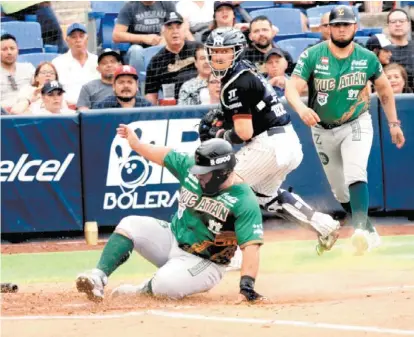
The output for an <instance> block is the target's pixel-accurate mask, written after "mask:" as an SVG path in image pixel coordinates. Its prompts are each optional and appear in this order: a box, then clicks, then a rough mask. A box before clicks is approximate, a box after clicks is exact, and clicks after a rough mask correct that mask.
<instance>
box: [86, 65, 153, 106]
mask: <svg viewBox="0 0 414 337" xmlns="http://www.w3.org/2000/svg"><path fill="white" fill-rule="evenodd" d="M113 90H114V95H112V96H109V97H107V98H105V99H104V100H102V101H100V102H97V103H95V104H94V105H93V106H92V109H108V108H140V107H146V106H151V103H150V102H148V101H147V100H146V99H145V98H143V97H142V96H141V95H140V94H139V84H138V74H137V71H136V69H135V68H134V67H132V66H123V65H120V66H118V67H117V68H116V70H115V73H114V83H113Z"/></svg>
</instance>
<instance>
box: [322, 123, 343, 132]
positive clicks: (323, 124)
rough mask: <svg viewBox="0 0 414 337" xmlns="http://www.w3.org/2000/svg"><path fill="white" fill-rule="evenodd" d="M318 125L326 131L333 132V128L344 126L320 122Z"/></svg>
mask: <svg viewBox="0 0 414 337" xmlns="http://www.w3.org/2000/svg"><path fill="white" fill-rule="evenodd" d="M318 125H319V126H321V127H322V128H324V129H327V130H331V129H333V128H337V127H338V126H341V125H342V124H328V123H324V122H319V123H318Z"/></svg>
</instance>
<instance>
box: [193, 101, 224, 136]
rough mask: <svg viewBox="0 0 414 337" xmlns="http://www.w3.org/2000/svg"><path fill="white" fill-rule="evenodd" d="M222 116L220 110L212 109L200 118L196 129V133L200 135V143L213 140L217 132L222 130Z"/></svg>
mask: <svg viewBox="0 0 414 337" xmlns="http://www.w3.org/2000/svg"><path fill="white" fill-rule="evenodd" d="M223 124H224V115H223V112H222V111H221V110H220V109H212V110H210V111H209V112H207V113H206V114H205V115H204V117H203V118H201V121H200V125H199V127H198V133H199V134H200V140H201V141H202V142H204V141H206V140H209V139H211V138H215V137H216V134H217V132H218V131H219V130H220V129H223Z"/></svg>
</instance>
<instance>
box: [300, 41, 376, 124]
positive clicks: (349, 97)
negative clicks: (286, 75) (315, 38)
mask: <svg viewBox="0 0 414 337" xmlns="http://www.w3.org/2000/svg"><path fill="white" fill-rule="evenodd" d="M293 74H294V75H297V76H299V77H301V78H303V79H304V80H305V81H306V82H307V83H308V87H309V103H308V105H309V107H310V108H312V109H313V110H314V111H315V112H316V113H317V114H318V115H319V117H320V119H321V121H322V122H324V123H327V124H337V125H341V124H343V123H345V122H347V121H351V120H353V119H355V118H356V117H358V116H359V115H360V114H361V113H363V112H365V111H367V110H368V109H369V102H370V98H369V89H368V86H367V82H368V81H369V80H370V81H374V80H376V79H377V78H378V77H379V76H380V75H381V74H382V66H381V63H380V62H379V60H378V58H377V57H376V55H375V54H374V53H372V52H371V51H369V50H368V49H366V48H364V47H362V46H360V45H359V44H357V43H354V50H353V52H352V54H351V55H350V56H349V57H347V58H344V59H338V58H336V57H335V56H334V55H333V54H332V52H331V51H330V49H329V47H328V42H321V43H319V44H317V45H315V46H313V47H311V48H309V49H307V50H305V51H304V52H303V53H302V55H301V56H300V57H299V60H298V62H297V64H296V67H295V70H294V71H293Z"/></svg>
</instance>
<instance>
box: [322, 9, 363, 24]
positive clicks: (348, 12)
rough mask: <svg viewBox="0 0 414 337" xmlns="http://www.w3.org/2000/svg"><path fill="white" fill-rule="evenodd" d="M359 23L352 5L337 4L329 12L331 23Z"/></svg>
mask: <svg viewBox="0 0 414 337" xmlns="http://www.w3.org/2000/svg"><path fill="white" fill-rule="evenodd" d="M335 23H357V17H356V15H355V13H354V11H353V9H352V7H351V6H345V5H341V6H336V7H334V8H333V9H332V10H331V13H330V14H329V24H335Z"/></svg>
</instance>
